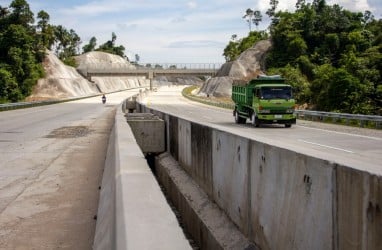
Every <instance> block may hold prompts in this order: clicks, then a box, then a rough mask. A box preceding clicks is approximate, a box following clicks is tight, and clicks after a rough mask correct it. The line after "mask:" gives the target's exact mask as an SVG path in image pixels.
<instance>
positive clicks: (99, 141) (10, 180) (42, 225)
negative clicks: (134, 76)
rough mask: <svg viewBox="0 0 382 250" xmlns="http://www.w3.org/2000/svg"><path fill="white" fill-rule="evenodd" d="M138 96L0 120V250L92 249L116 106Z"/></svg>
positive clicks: (25, 111) (15, 113) (115, 97)
mask: <svg viewBox="0 0 382 250" xmlns="http://www.w3.org/2000/svg"><path fill="white" fill-rule="evenodd" d="M135 93H137V90H134V91H125V92H119V93H115V94H109V95H107V103H106V104H105V105H103V104H102V103H101V97H95V98H89V99H83V100H78V101H73V102H66V103H61V104H55V105H49V106H41V107H35V108H28V109H21V110H14V111H5V112H0V249H92V244H93V238H94V231H95V224H96V220H95V216H96V214H97V209H98V199H99V186H100V183H101V179H102V172H103V167H104V160H105V156H106V149H107V144H108V139H109V135H110V131H111V128H112V125H113V122H114V114H115V109H116V107H117V106H116V105H118V104H119V103H120V102H121V101H122V100H123V99H125V98H127V97H129V96H131V95H132V94H135Z"/></svg>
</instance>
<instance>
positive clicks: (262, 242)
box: [137, 105, 382, 250]
mask: <svg viewBox="0 0 382 250" xmlns="http://www.w3.org/2000/svg"><path fill="white" fill-rule="evenodd" d="M137 110H141V111H142V112H152V113H154V114H155V115H157V116H159V117H161V119H163V120H165V121H166V124H167V125H166V126H167V127H166V131H167V133H166V134H167V135H166V136H167V138H166V142H167V143H168V144H167V145H166V148H167V151H168V153H169V154H171V156H172V157H173V158H174V159H175V160H176V161H177V162H178V163H179V165H180V166H181V168H182V169H183V170H184V172H185V173H187V174H188V176H190V177H191V178H192V181H194V182H195V183H197V185H198V186H199V187H201V188H202V189H203V191H204V192H205V193H206V194H207V195H208V199H209V200H210V201H211V202H213V203H215V204H216V205H217V206H218V207H219V208H220V209H221V210H222V211H223V213H224V214H226V215H227V216H228V217H229V219H230V220H231V221H232V222H233V223H234V224H235V225H236V227H237V228H238V229H239V230H240V232H241V233H242V234H243V235H244V236H245V237H246V238H247V239H248V240H249V241H251V242H254V243H255V244H256V245H258V246H259V248H260V249H354V250H356V249H382V237H380V232H381V230H382V212H381V211H382V177H381V176H380V174H378V173H372V172H369V171H366V170H365V171H362V170H361V169H362V166H345V165H341V164H339V163H336V162H331V161H328V160H326V159H320V158H318V157H315V156H312V155H305V154H302V153H300V152H296V151H294V150H292V149H289V148H282V147H280V146H278V145H276V144H273V143H272V144H271V143H270V142H268V141H261V140H258V141H256V140H252V139H248V138H245V137H242V136H240V135H236V134H232V133H229V132H227V131H222V130H221V129H219V128H214V127H209V126H207V125H203V124H198V123H195V122H192V121H188V120H185V119H182V118H178V117H176V116H173V115H170V114H166V113H162V112H159V111H157V110H153V109H151V108H149V107H147V106H143V105H140V107H138V108H137ZM159 160H160V159H159ZM165 171H166V172H168V173H167V174H164V172H165ZM170 171H171V169H170V170H169V169H166V168H163V169H162V170H160V171H157V172H159V173H160V176H161V179H162V181H163V185H164V186H165V187H166V186H168V187H169V195H170V197H171V199H172V200H173V201H174V204H180V205H179V208H178V209H179V210H180V211H181V215H182V216H183V217H186V216H188V214H192V213H198V212H203V209H202V208H204V207H205V204H207V203H203V204H202V205H201V208H197V209H186V208H185V205H184V204H187V203H193V202H194V200H195V197H194V196H193V193H189V194H188V195H184V194H180V191H179V192H178V191H175V190H182V186H183V185H185V184H183V183H185V181H183V182H182V181H177V180H176V179H174V177H172V173H171V172H170ZM163 176H164V177H163ZM187 183H188V182H187ZM176 185H178V187H175V186H176ZM179 186H180V187H179ZM183 189H184V188H183ZM180 196H182V198H180ZM182 200H185V201H182ZM191 210H192V213H190V211H191ZM182 211H184V214H182ZM194 217H195V218H196V217H197V218H199V219H200V220H202V221H203V220H204V219H205V218H206V216H205V215H203V214H198V216H194ZM194 223H195V222H194V221H192V220H191V221H190V222H189V225H187V221H186V227H187V228H189V230H191V231H192V230H194V232H190V233H191V235H195V239H196V240H200V242H199V244H200V245H201V246H204V245H205V244H204V242H205V240H206V238H207V237H208V236H205V237H203V236H200V233H201V232H205V231H203V230H201V229H200V226H195V225H194ZM202 224H203V223H199V224H198V225H202ZM204 224H205V223H204ZM207 228H208V227H207ZM214 239H217V238H216V237H215V238H214ZM223 248H224V247H223Z"/></svg>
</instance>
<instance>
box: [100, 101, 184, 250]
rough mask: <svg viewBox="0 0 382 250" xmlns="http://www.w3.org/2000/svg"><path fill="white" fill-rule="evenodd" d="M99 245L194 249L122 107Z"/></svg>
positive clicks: (108, 160) (112, 143) (107, 168)
mask: <svg viewBox="0 0 382 250" xmlns="http://www.w3.org/2000/svg"><path fill="white" fill-rule="evenodd" d="M93 248H94V249H107V250H110V249H121V250H122V249H123V250H125V249H134V250H135V249H166V250H167V249H174V250H175V249H176V250H178V249H191V246H190V244H189V242H188V240H187V239H186V237H185V236H184V234H183V231H182V229H181V227H180V226H179V223H178V221H177V219H176V217H175V214H174V213H173V211H172V210H171V208H170V206H169V205H168V203H167V201H166V199H165V197H164V195H163V193H162V191H161V189H160V187H159V185H158V183H157V181H156V179H155V177H154V176H153V174H152V172H151V170H150V168H149V166H148V165H147V162H146V159H145V158H144V156H143V154H142V152H141V150H140V148H139V146H138V145H137V143H136V140H135V138H134V135H133V133H132V131H131V129H130V127H129V126H128V124H127V122H126V118H125V117H124V114H123V113H122V112H121V107H120V108H118V110H117V114H116V116H115V124H114V128H113V131H112V133H111V136H110V140H109V147H108V152H107V158H106V163H105V169H104V174H103V179H102V186H101V192H100V201H99V208H98V214H97V225H96V232H95V238H94V244H93Z"/></svg>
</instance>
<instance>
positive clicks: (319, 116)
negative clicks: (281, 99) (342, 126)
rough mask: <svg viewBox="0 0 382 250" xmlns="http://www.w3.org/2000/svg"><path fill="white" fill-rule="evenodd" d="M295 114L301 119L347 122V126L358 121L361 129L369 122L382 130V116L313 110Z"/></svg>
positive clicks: (300, 111)
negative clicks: (326, 119) (328, 119)
mask: <svg viewBox="0 0 382 250" xmlns="http://www.w3.org/2000/svg"><path fill="white" fill-rule="evenodd" d="M295 113H296V115H297V118H300V119H306V118H308V119H309V118H310V119H311V120H315V119H316V120H323V119H324V118H330V119H331V120H332V121H333V122H337V121H339V120H345V123H346V125H349V124H350V122H351V121H356V122H358V123H359V126H360V127H364V126H365V124H366V123H367V122H373V123H375V127H376V128H377V129H379V128H381V125H382V116H379V115H359V114H347V113H334V112H322V111H312V110H295Z"/></svg>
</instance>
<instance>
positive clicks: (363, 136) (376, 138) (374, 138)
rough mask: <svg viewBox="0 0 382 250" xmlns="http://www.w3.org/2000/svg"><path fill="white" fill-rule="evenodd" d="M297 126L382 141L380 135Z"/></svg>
mask: <svg viewBox="0 0 382 250" xmlns="http://www.w3.org/2000/svg"><path fill="white" fill-rule="evenodd" d="M295 126H298V127H303V128H307V129H313V130H318V131H324V132H328V133H333V134H340V135H349V136H355V137H362V138H366V139H371V140H376V141H382V138H379V137H372V136H366V135H357V134H349V133H345V132H338V131H333V130H327V129H322V128H311V127H306V126H302V125H295Z"/></svg>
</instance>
